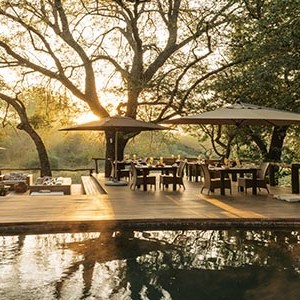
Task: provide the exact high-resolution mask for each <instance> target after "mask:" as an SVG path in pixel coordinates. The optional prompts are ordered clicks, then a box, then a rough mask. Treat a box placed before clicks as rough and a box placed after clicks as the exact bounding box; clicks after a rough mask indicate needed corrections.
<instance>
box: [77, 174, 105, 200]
mask: <svg viewBox="0 0 300 300" xmlns="http://www.w3.org/2000/svg"><path fill="white" fill-rule="evenodd" d="M81 182H82V187H83V191H84V193H85V194H86V195H99V194H103V190H102V188H101V187H100V186H99V184H98V183H97V182H96V180H95V179H94V177H92V176H81Z"/></svg>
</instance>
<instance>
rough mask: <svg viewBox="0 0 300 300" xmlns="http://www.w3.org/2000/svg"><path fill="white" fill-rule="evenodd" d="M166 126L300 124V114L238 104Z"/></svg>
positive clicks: (189, 117) (188, 117)
mask: <svg viewBox="0 0 300 300" xmlns="http://www.w3.org/2000/svg"><path fill="white" fill-rule="evenodd" d="M163 123H165V124H212V125H236V126H247V125H268V126H270V125H271V126H285V125H291V124H300V114H296V113H292V112H288V111H284V110H278V109H273V108H269V107H264V106H258V105H253V104H248V103H242V102H237V103H235V104H231V105H227V106H224V107H222V108H219V109H216V110H214V111H208V112H204V113H201V114H197V115H191V116H185V117H181V118H177V119H170V120H167V121H164V122H163Z"/></svg>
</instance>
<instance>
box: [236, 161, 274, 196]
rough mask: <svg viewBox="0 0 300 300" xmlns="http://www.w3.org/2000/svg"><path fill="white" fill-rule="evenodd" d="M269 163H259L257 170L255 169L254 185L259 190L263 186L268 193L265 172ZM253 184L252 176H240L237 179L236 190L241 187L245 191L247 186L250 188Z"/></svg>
mask: <svg viewBox="0 0 300 300" xmlns="http://www.w3.org/2000/svg"><path fill="white" fill-rule="evenodd" d="M269 166H270V163H268V162H262V163H261V164H260V167H259V170H258V171H257V178H256V186H257V187H258V189H259V190H260V189H261V188H264V189H266V190H267V192H268V194H269V193H270V191H269V189H268V186H267V180H266V176H267V172H268V170H269ZM252 186H253V179H252V178H244V177H240V178H239V179H238V191H240V190H241V188H243V189H244V191H245V193H247V189H248V188H252Z"/></svg>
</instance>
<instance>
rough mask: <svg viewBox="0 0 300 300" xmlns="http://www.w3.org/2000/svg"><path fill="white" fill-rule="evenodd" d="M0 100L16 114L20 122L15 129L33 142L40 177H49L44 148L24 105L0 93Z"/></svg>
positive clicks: (49, 170)
mask: <svg viewBox="0 0 300 300" xmlns="http://www.w3.org/2000/svg"><path fill="white" fill-rule="evenodd" d="M0 98H1V99H2V100H4V101H5V102H6V103H7V104H8V105H10V106H12V107H13V108H14V110H15V111H16V112H17V114H18V115H19V118H20V121H21V122H20V123H19V124H18V126H17V128H18V129H20V130H24V131H25V132H26V133H27V134H28V135H29V136H30V137H31V139H32V140H33V142H34V144H35V146H36V149H37V152H38V156H39V161H40V167H41V176H51V168H50V163H49V158H48V154H47V150H46V147H45V145H44V143H43V141H42V139H41V137H40V136H39V134H38V133H37V132H36V130H34V128H33V127H32V126H31V124H30V121H29V119H28V116H27V113H26V108H25V106H24V104H23V103H22V101H21V100H19V99H18V98H17V97H16V98H12V97H10V96H8V95H6V94H3V93H1V92H0ZM5 118H6V116H4V119H5Z"/></svg>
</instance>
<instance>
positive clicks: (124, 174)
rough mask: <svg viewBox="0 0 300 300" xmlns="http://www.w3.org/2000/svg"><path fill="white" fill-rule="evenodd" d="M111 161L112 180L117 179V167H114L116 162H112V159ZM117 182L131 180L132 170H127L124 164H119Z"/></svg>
mask: <svg viewBox="0 0 300 300" xmlns="http://www.w3.org/2000/svg"><path fill="white" fill-rule="evenodd" d="M108 160H109V161H110V164H111V175H110V177H111V178H115V166H114V162H113V161H112V159H110V158H109V159H108ZM116 177H117V180H120V179H121V178H128V179H130V170H129V169H125V168H124V165H122V162H118V165H117V176H116Z"/></svg>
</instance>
